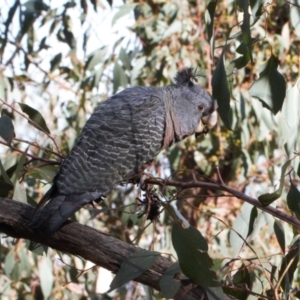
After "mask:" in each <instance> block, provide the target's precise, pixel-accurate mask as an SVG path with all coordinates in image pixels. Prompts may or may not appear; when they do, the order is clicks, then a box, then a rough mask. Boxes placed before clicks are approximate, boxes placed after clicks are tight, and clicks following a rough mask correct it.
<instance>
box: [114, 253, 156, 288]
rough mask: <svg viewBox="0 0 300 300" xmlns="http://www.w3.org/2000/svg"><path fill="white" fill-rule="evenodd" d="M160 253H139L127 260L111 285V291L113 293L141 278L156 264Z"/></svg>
mask: <svg viewBox="0 0 300 300" xmlns="http://www.w3.org/2000/svg"><path fill="white" fill-rule="evenodd" d="M159 255H160V253H158V252H154V251H146V250H143V251H139V252H136V253H134V254H133V255H132V256H130V257H128V259H127V260H125V261H124V262H123V263H122V265H121V268H120V270H119V272H118V273H117V274H116V276H115V278H114V279H113V281H112V282H111V284H110V291H113V290H115V289H117V288H119V287H121V286H122V285H124V284H125V283H127V282H128V281H130V280H134V279H135V278H137V277H139V276H140V275H141V274H143V273H144V272H145V271H147V270H148V269H149V268H151V266H152V265H153V264H154V262H155V261H156V259H157V258H158V257H159Z"/></svg>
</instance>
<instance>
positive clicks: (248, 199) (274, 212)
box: [145, 178, 300, 228]
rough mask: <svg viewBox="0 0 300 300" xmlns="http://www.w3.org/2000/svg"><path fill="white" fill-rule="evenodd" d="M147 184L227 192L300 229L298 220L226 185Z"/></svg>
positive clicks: (157, 180) (159, 181) (154, 180)
mask: <svg viewBox="0 0 300 300" xmlns="http://www.w3.org/2000/svg"><path fill="white" fill-rule="evenodd" d="M145 182H146V183H151V184H156V185H162V186H164V185H166V186H173V187H180V188H181V189H190V188H196V187H200V188H207V189H211V190H217V191H226V192H228V193H230V194H231V195H233V196H235V197H236V198H238V199H241V200H244V201H246V202H248V203H250V204H252V205H254V206H255V207H257V208H259V209H261V210H263V211H265V212H267V213H269V214H271V215H272V216H274V217H276V218H278V219H280V220H282V221H284V222H287V223H289V224H291V225H293V226H295V227H297V228H300V221H299V220H298V219H296V218H295V217H292V216H289V215H287V214H286V213H284V212H282V211H280V210H278V209H276V208H274V207H272V206H263V205H262V204H261V203H260V202H259V200H257V199H255V198H252V197H250V196H247V195H245V194H244V193H242V192H239V191H238V190H235V189H233V188H231V187H229V186H227V185H225V184H218V183H211V182H201V181H188V182H180V181H174V180H164V179H161V178H150V179H147V180H145Z"/></svg>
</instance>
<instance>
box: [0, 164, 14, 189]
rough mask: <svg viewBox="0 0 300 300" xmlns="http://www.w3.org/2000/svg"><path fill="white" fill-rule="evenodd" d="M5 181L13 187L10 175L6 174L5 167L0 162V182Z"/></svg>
mask: <svg viewBox="0 0 300 300" xmlns="http://www.w3.org/2000/svg"><path fill="white" fill-rule="evenodd" d="M1 179H3V180H4V182H6V183H9V184H11V185H13V183H12V181H11V180H10V178H9V176H8V174H7V173H6V171H5V169H4V166H3V164H2V162H1V160H0V180H1Z"/></svg>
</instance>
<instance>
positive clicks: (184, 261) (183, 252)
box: [172, 223, 220, 287]
mask: <svg viewBox="0 0 300 300" xmlns="http://www.w3.org/2000/svg"><path fill="white" fill-rule="evenodd" d="M172 242H173V246H174V249H175V251H176V253H177V256H178V260H179V265H180V268H181V270H182V272H183V273H184V274H185V275H186V276H187V277H189V278H190V279H191V280H192V281H193V282H194V283H195V284H197V285H200V286H203V287H216V286H220V283H219V282H218V279H217V275H216V273H215V272H214V271H212V270H211V268H212V266H213V261H212V259H211V258H210V257H209V255H208V253H207V251H208V245H207V242H206V240H205V238H204V237H203V236H202V235H201V233H200V232H199V231H198V230H197V229H196V228H194V227H191V226H190V227H188V228H183V227H182V226H181V225H180V224H178V223H174V224H173V228H172Z"/></svg>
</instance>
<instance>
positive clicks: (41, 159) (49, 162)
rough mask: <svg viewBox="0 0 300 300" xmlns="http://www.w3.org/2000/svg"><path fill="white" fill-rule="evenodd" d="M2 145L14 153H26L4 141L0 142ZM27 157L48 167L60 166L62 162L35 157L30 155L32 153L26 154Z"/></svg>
mask: <svg viewBox="0 0 300 300" xmlns="http://www.w3.org/2000/svg"><path fill="white" fill-rule="evenodd" d="M0 144H2V145H4V146H7V147H8V148H10V149H12V150H14V151H17V152H19V153H22V154H24V151H22V150H20V149H19V148H17V147H14V146H9V145H8V144H7V143H4V142H2V141H0ZM26 156H28V157H31V158H32V159H34V160H39V161H42V162H44V163H46V164H48V165H60V162H59V161H56V160H50V159H46V158H42V157H38V156H35V155H33V154H30V153H26Z"/></svg>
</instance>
